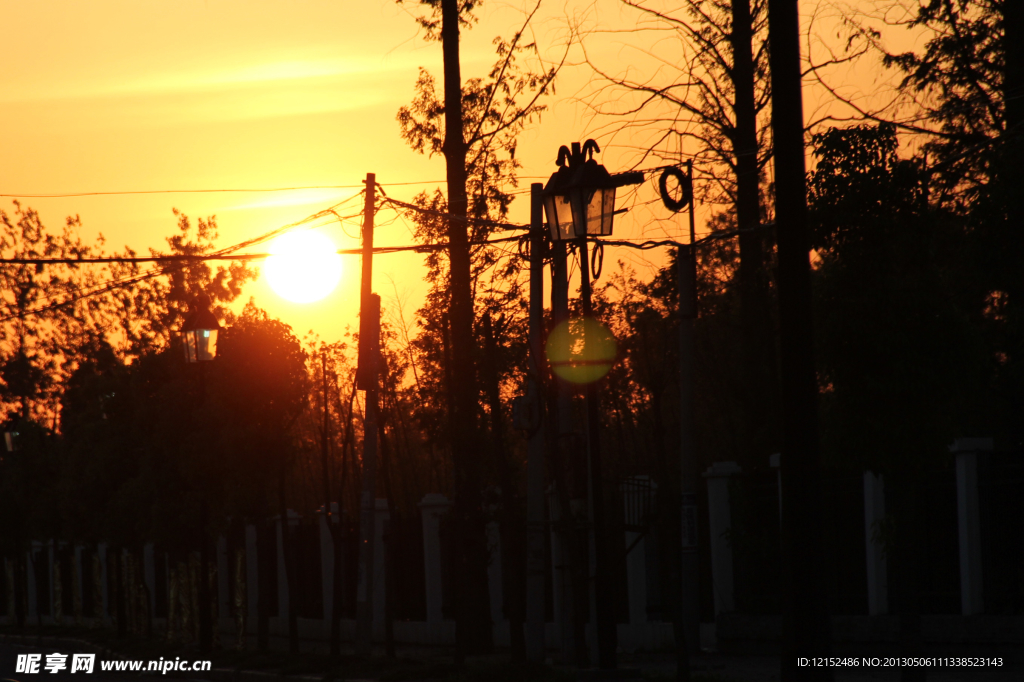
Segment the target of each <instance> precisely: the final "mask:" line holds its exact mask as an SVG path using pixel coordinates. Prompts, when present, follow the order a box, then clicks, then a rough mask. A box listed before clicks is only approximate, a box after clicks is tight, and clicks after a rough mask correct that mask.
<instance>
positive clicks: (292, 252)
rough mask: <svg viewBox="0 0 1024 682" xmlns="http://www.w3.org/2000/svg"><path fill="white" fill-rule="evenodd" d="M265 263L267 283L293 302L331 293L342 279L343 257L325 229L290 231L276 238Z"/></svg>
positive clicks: (303, 301)
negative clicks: (319, 230) (325, 232)
mask: <svg viewBox="0 0 1024 682" xmlns="http://www.w3.org/2000/svg"><path fill="white" fill-rule="evenodd" d="M270 254H271V255H270V256H269V257H268V258H267V261H266V263H265V264H264V266H263V274H264V275H265V276H266V278H267V283H268V284H269V285H270V288H271V289H273V290H274V291H275V292H276V293H277V295H278V296H280V297H281V298H284V299H287V300H289V301H291V302H293V303H312V302H313V301H319V300H320V299H321V298H323V297H324V296H326V295H327V294H329V293H331V291H333V290H334V287H336V286H337V285H338V281H339V280H340V279H341V256H340V255H338V253H337V248H336V247H335V246H334V243H333V242H332V241H331V239H330V237H328V236H327V235H325V234H323V233H322V232H314V231H312V230H302V231H295V232H288V233H286V234H283V235H281V236H280V237H278V238H277V239H275V240H274V243H273V244H272V245H271V247H270Z"/></svg>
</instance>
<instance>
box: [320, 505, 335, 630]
mask: <svg viewBox="0 0 1024 682" xmlns="http://www.w3.org/2000/svg"><path fill="white" fill-rule="evenodd" d="M330 518H331V522H333V523H337V521H338V503H337V502H331V517H330ZM327 524H328V521H327V515H326V514H320V585H321V591H322V594H323V595H324V627H325V629H324V633H325V634H329V633H330V623H331V615H332V614H333V613H334V539H333V538H332V537H331V528H330V526H328V525H327Z"/></svg>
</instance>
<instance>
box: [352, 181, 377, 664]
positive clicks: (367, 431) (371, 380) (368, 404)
mask: <svg viewBox="0 0 1024 682" xmlns="http://www.w3.org/2000/svg"><path fill="white" fill-rule="evenodd" d="M375 201H376V177H375V176H374V174H373V173H367V174H366V204H365V207H364V209H363V263H362V268H363V271H362V287H361V291H360V294H361V297H360V311H359V366H358V368H357V369H356V374H357V376H356V381H357V382H358V386H359V388H360V389H362V390H363V391H365V396H364V404H365V408H364V410H363V414H364V419H363V492H362V496H361V497H360V501H359V585H358V588H357V592H356V653H357V654H359V655H362V656H369V655H370V653H371V651H372V648H373V553H374V521H375V518H374V515H375V514H376V498H375V495H376V487H377V355H378V353H379V352H380V296H377V295H376V294H373V293H371V288H372V285H373V217H374V203H375Z"/></svg>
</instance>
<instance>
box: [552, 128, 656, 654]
mask: <svg viewBox="0 0 1024 682" xmlns="http://www.w3.org/2000/svg"><path fill="white" fill-rule="evenodd" d="M599 151H601V150H600V148H599V147H598V146H597V143H596V142H594V141H593V140H587V141H586V142H584V143H583V144H582V146H581V145H580V143H579V142H574V143H572V147H571V149H570V148H569V147H561V148H560V149H559V150H558V158H557V160H556V163H557V164H558V170H557V171H556V172H555V173H554V174H553V175H552V176H551V178H550V179H549V180H548V184H547V185H546V186H545V187H544V193H543V202H544V209H545V213H546V214H547V220H548V227H549V229H550V231H551V239H552V240H553V241H555V242H567V241H576V242H577V243H578V245H579V254H580V296H581V298H582V303H583V347H584V358H585V359H586V358H588V357H589V356H594V359H595V360H597V359H598V358H597V356H598V355H602V354H603V353H602V352H601V348H600V347H601V345H602V344H601V343H600V342H599V339H598V335H597V334H595V331H596V330H595V329H593V328H594V327H595V326H596V325H594V324H593V322H591V320H592V318H593V305H592V301H591V285H590V263H589V258H588V253H587V240H588V238H594V237H607V236H610V235H611V233H612V221H613V218H614V216H615V190H616V188H618V187H622V186H623V185H631V184H638V183H641V182H643V179H644V176H643V173H623V174H621V175H616V176H613V175H612V174H611V173H609V172H608V170H607V169H606V168H605V167H604V166H602V165H601V164H599V163H598V162H597V161H595V160H594V152H599ZM588 327H589V329H588ZM563 345H564V344H563ZM613 347H614V346H613ZM549 350H550V348H549ZM562 350H564V349H562ZM612 354H613V355H614V351H612ZM559 355H561V353H559ZM608 365H609V366H610V362H609V363H608ZM603 374H604V372H591V373H589V376H586V377H581V378H584V380H587V381H588V382H589V383H587V384H586V389H585V394H584V395H585V398H586V414H587V439H586V440H587V455H588V460H589V467H588V468H589V479H590V480H589V486H588V487H589V488H590V518H591V530H592V533H593V535H592V542H593V545H592V547H593V554H592V555H591V556H592V560H593V567H594V583H593V589H594V592H593V593H592V594H593V599H594V602H595V606H596V616H597V618H596V620H597V653H598V665H599V666H600V667H601V668H603V669H613V668H615V667H616V655H615V649H616V646H617V642H616V633H615V627H616V625H615V612H614V604H613V603H612V602H611V595H612V594H613V592H614V589H613V585H612V583H611V572H610V568H611V566H610V564H611V548H610V546H609V544H608V538H607V534H606V522H605V509H604V502H603V491H602V485H603V481H602V477H601V447H600V433H599V427H600V407H599V400H600V398H599V394H598V389H597V386H596V383H595V382H596V380H597V379H599V378H600V377H601V376H603Z"/></svg>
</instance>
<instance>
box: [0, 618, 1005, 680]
mask: <svg viewBox="0 0 1024 682" xmlns="http://www.w3.org/2000/svg"><path fill="white" fill-rule="evenodd" d="M33 630H34V629H33ZM271 646H272V649H273V650H272V651H271V652H269V653H258V652H255V651H233V650H218V651H215V652H214V654H213V655H212V657H211V670H210V671H208V672H207V671H201V672H193V671H180V670H179V671H175V670H169V671H168V672H166V673H161V672H159V671H155V670H154V671H145V670H144V671H143V672H134V671H129V670H106V671H105V670H102V663H103V662H107V663H108V664H110V663H112V662H113V663H114V664H115V665H116V664H117V662H122V665H125V663H124V662H130V661H141V662H142V666H143V668H145V667H146V666H147V665H148V664H149V661H157V662H158V663H159V664H160V665H168V663H165V662H170V661H176V662H177V661H181V662H193V661H195V660H197V659H199V658H201V656H200V655H199V654H198V652H197V651H196V649H195V647H194V646H189V645H182V644H175V643H170V642H165V641H161V640H143V639H134V638H129V639H125V640H118V639H116V638H115V637H114V636H113V633H110V632H106V631H99V630H84V629H75V628H44V629H43V630H42V631H40V632H32V631H30V632H29V633H28V634H21V633H18V632H17V631H15V630H13V629H2V630H0V681H3V680H16V681H17V682H33V681H36V682H43V681H44V680H60V681H62V682H63V681H66V680H71V681H74V680H81V681H82V682H128V681H129V680H135V679H143V680H153V679H156V678H160V677H165V678H167V679H177V680H194V681H195V682H330V681H332V680H337V681H339V682H341V681H351V682H355V681H360V682H362V681H365V680H379V681H380V682H419V681H424V682H426V681H431V682H492V681H493V682H527V681H534V680H535V681H537V682H576V681H577V680H590V679H607V678H605V677H604V676H601V675H598V674H596V673H595V672H594V671H578V670H576V669H575V668H569V667H562V666H558V665H544V666H529V667H526V666H517V665H513V664H511V663H509V659H508V655H507V653H500V652H499V653H498V654H495V655H492V656H481V657H472V658H470V659H469V660H468V661H467V662H466V665H465V666H464V667H462V668H457V667H456V666H454V665H453V663H452V652H451V651H450V650H447V649H444V648H425V647H399V648H398V650H397V656H396V657H395V658H393V659H389V658H387V657H386V656H385V655H384V651H383V649H380V650H379V651H375V655H374V656H372V657H370V658H360V657H357V656H355V655H353V654H352V653H351V650H349V652H348V653H346V654H344V655H342V656H341V657H340V658H338V659H336V660H334V659H331V658H330V657H329V656H327V655H325V654H324V653H322V652H317V651H316V650H315V649H316V647H315V646H309V645H306V646H309V648H310V649H311V651H309V652H308V653H303V654H302V655H300V656H298V657H290V656H288V654H287V653H286V651H285V649H286V647H287V643H286V642H285V641H284V640H283V639H274V640H273V641H272V645H271ZM321 646H322V645H321ZM304 648H305V646H304ZM54 653H58V654H65V655H67V668H66V669H64V670H59V671H57V672H49V671H47V670H45V669H44V666H45V663H46V660H47V658H46V657H47V655H48V654H54ZM74 653H86V654H96V663H95V667H94V671H93V672H92V673H85V672H82V671H78V672H74V673H72V672H70V660H71V655H72V654H74ZM865 653H866V652H865ZM925 653H926V654H928V655H931V656H946V657H950V656H953V657H957V656H964V657H967V656H978V655H985V656H986V657H991V656H993V655H999V656H1001V657H1002V658H1003V665H1002V666H1001V667H988V668H942V669H940V668H933V669H931V670H930V672H929V674H928V682H1011V681H1012V682H1024V651H1022V650H1021V649H1020V648H1017V647H1005V648H999V649H997V650H992V649H989V650H986V651H979V650H977V649H972V648H970V647H957V648H949V650H945V651H943V650H935V651H927V652H925ZM19 654H21V655H25V654H40V655H41V659H40V667H39V672H37V673H28V672H25V671H20V672H19V671H18V670H17V662H18V656H19ZM858 658H860V657H858ZM23 660H24V659H23ZM619 662H620V666H621V667H622V668H623V669H625V670H624V673H625V674H624V675H621V676H620V677H619V679H628V680H645V681H649V682H658V681H662V680H664V681H666V682H667V681H669V680H673V679H675V662H674V660H673V658H672V656H671V655H670V654H668V653H659V652H653V653H637V654H621V655H620V657H619ZM691 671H692V679H693V681H694V682H771V681H773V680H776V681H777V680H779V661H778V658H777V657H774V656H763V655H728V654H721V653H704V654H701V655H699V656H696V657H694V658H693V659H692V666H691ZM834 679H835V680H836V682H869V681H872V682H874V681H879V682H896V681H897V680H899V679H900V673H899V670H897V669H893V668H886V669H883V668H865V667H862V666H857V667H847V668H839V669H836V670H835V678H834Z"/></svg>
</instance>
